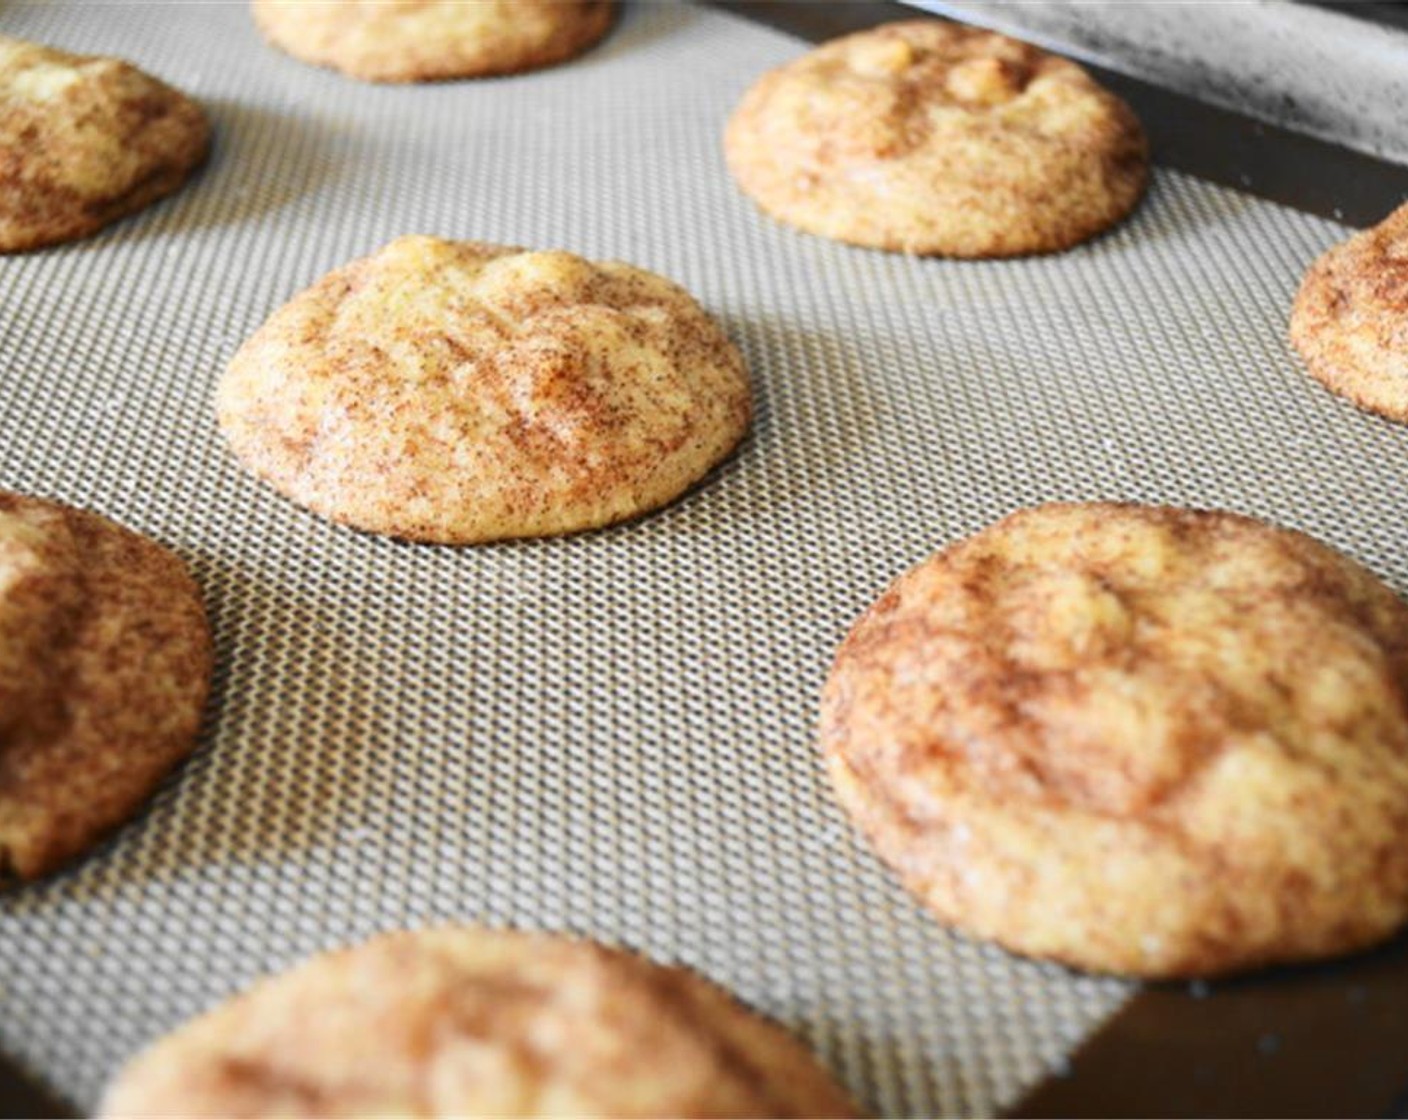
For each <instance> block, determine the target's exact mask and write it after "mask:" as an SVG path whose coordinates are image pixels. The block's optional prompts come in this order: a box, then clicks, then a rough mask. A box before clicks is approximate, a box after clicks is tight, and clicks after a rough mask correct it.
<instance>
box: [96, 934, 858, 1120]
mask: <svg viewBox="0 0 1408 1120" xmlns="http://www.w3.org/2000/svg"><path fill="white" fill-rule="evenodd" d="M854 1109H855V1106H854V1105H853V1104H852V1103H851V1101H850V1100H849V1099H848V1098H847V1096H846V1094H845V1092H844V1091H842V1090H841V1089H840V1088H839V1087H837V1085H836V1084H835V1083H834V1082H833V1081H832V1080H831V1078H830V1077H829V1076H828V1075H827V1073H826V1072H825V1071H824V1070H823V1069H822V1067H821V1066H820V1065H819V1064H818V1063H817V1062H816V1060H815V1059H814V1058H813V1057H812V1056H811V1055H810V1054H809V1053H808V1052H807V1051H806V1050H805V1049H804V1048H803V1047H802V1046H801V1045H800V1044H799V1043H797V1042H795V1041H794V1040H793V1039H792V1038H790V1037H789V1036H788V1035H787V1034H786V1033H785V1032H783V1031H782V1030H781V1028H779V1027H777V1026H775V1025H774V1024H772V1023H771V1022H768V1021H767V1020H765V1019H762V1018H760V1017H759V1016H757V1015H755V1014H753V1013H752V1012H750V1011H748V1010H746V1009H745V1008H744V1007H742V1006H741V1005H739V1004H738V1003H735V1002H734V1001H733V999H731V998H730V997H729V996H728V995H727V994H726V993H725V992H723V991H722V990H721V989H719V988H716V987H715V986H714V985H713V984H711V983H709V982H707V981H705V980H703V979H702V978H700V977H699V976H697V975H695V974H694V973H692V972H688V971H686V970H685V969H681V968H666V967H663V966H661V965H658V964H654V963H652V962H650V961H648V960H646V959H645V958H643V957H639V956H636V955H635V954H633V953H628V952H624V951H621V950H618V949H608V948H606V947H604V946H601V945H596V944H593V943H591V942H586V941H576V940H571V939H568V938H564V937H555V936H550V935H546V934H527V933H512V932H493V931H489V930H485V929H478V928H472V927H462V928H446V929H436V930H424V931H420V932H414V933H393V934H390V935H385V936H382V937H379V938H377V939H375V940H373V941H370V942H368V943H366V944H364V945H361V946H359V947H357V948H353V949H347V950H342V951H340V952H335V953H329V954H326V955H323V956H320V957H317V958H315V959H314V960H312V961H310V962H308V963H305V964H303V965H302V966H300V967H299V968H297V969H295V970H294V971H292V972H290V973H287V974H285V975H283V976H279V977H275V978H273V979H270V980H266V981H264V982H263V983H261V984H259V985H257V986H256V987H255V988H253V989H252V990H251V991H249V992H247V993H246V994H244V995H242V996H240V997H238V998H236V999H234V1000H232V1001H231V1002H229V1003H227V1004H225V1005H224V1006H222V1007H220V1008H217V1009H216V1010H214V1011H212V1012H210V1013H208V1014H207V1015H205V1016H203V1017H202V1018H200V1019H197V1020H195V1021H194V1022H192V1023H190V1024H187V1025H186V1026H184V1027H182V1028H181V1029H179V1030H177V1031H176V1032H175V1033H174V1034H172V1035H170V1036H168V1037H167V1038H165V1039H163V1040H162V1041H159V1042H158V1043H156V1044H155V1045H154V1046H152V1047H151V1048H150V1049H149V1050H147V1051H146V1052H145V1053H144V1054H142V1055H140V1056H139V1057H138V1058H137V1059H136V1060H135V1061H133V1062H132V1064H131V1065H129V1066H128V1067H127V1069H126V1070H125V1071H123V1072H122V1073H121V1074H120V1075H119V1076H118V1078H117V1080H116V1081H115V1082H114V1084H113V1085H112V1086H111V1087H110V1088H109V1090H108V1093H107V1096H106V1099H105V1101H104V1104H103V1109H102V1111H103V1114H104V1115H107V1116H187V1117H196V1116H249V1117H255V1116H285V1117H288V1116H330V1117H335V1116H622V1117H626V1116H715V1117H721V1116H851V1115H855V1112H854Z"/></svg>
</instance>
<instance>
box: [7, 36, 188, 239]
mask: <svg viewBox="0 0 1408 1120" xmlns="http://www.w3.org/2000/svg"><path fill="white" fill-rule="evenodd" d="M209 145H210V126H209V123H208V122H207V121H206V118H205V114H204V113H203V112H202V111H201V109H200V106H198V105H197V104H196V103H195V102H194V101H192V100H191V99H190V98H188V97H186V96H185V95H184V94H182V93H180V92H179V91H178V90H175V89H172V88H171V87H170V86H168V85H166V84H165V83H164V82H160V81H158V80H157V79H156V78H153V77H151V76H150V75H149V74H145V73H143V72H142V71H141V70H138V69H137V68H136V67H135V66H131V65H129V64H128V63H126V62H123V61H121V60H120V59H116V58H97V57H89V56H87V55H77V54H69V53H68V52H66V51H59V50H52V49H50V48H48V47H43V46H40V45H39V44H37V43H27V42H25V41H23V40H21V39H13V38H10V37H8V36H4V35H0V253H5V252H17V251H21V250H26V249H36V248H39V247H41V246H45V245H55V244H58V243H60V242H65V241H73V240H75V239H77V238H80V237H86V236H88V235H89V234H91V233H94V232H96V231H97V230H98V229H101V228H102V227H103V226H105V225H107V224H108V223H110V222H113V221H116V220H117V219H118V218H121V217H124V216H126V215H127V214H131V213H132V212H134V211H136V210H140V209H141V208H142V207H144V206H146V205H147V204H148V203H151V202H154V201H155V200H157V199H159V198H162V197H164V196H165V195H168V194H170V193H171V192H173V191H174V190H176V189H177V188H178V187H180V186H181V184H183V183H184V182H185V181H186V179H187V178H188V177H189V176H190V174H191V171H192V170H193V169H194V168H195V167H196V166H197V165H199V164H200V162H201V161H202V160H203V159H204V158H205V154H206V151H207V149H208V148H209Z"/></svg>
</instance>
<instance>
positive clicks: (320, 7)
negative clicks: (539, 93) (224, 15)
mask: <svg viewBox="0 0 1408 1120" xmlns="http://www.w3.org/2000/svg"><path fill="white" fill-rule="evenodd" d="M253 10H254V21H255V23H256V24H257V25H258V27H259V30H260V31H262V32H263V33H264V37H265V38H266V39H268V40H269V42H271V43H273V44H274V45H275V46H276V47H279V48H280V49H281V50H284V51H287V52H288V53H289V54H291V55H293V56H294V57H295V58H299V59H302V60H303V61H304V62H311V63H313V64H314V65H315V66H328V67H331V68H332V69H334V70H341V71H342V72H343V73H344V74H350V75H351V76H352V77H354V78H361V79H363V80H365V81H369V82H432V81H441V80H445V79H449V78H479V77H487V76H489V75H494V74H514V73H517V72H519V71H521V70H536V69H538V68H539V67H542V66H552V65H554V64H555V63H559V62H565V61H566V60H567V59H569V58H574V57H575V56H577V55H579V54H581V53H582V52H583V51H585V50H586V49H587V48H588V47H590V46H591V45H592V44H593V43H595V42H596V41H597V40H598V39H600V38H601V37H602V36H603V35H605V34H606V32H607V29H608V28H610V26H611V21H612V19H613V17H614V16H615V4H614V3H611V2H610V0H472V2H466V0H253Z"/></svg>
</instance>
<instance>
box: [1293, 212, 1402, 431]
mask: <svg viewBox="0 0 1408 1120" xmlns="http://www.w3.org/2000/svg"><path fill="white" fill-rule="evenodd" d="M1291 341H1292V342H1293V343H1294V344H1295V347H1296V349H1297V350H1299V351H1300V354H1301V357H1302V358H1304V359H1305V364H1306V365H1307V366H1308V367H1309V369H1310V372H1311V373H1312V374H1314V375H1315V377H1317V378H1318V379H1319V380H1320V381H1323V382H1324V383H1325V384H1326V385H1327V386H1328V387H1329V388H1331V389H1333V390H1334V391H1335V392H1336V393H1338V394H1340V396H1342V397H1348V398H1349V399H1350V400H1351V401H1353V402H1354V403H1355V404H1357V405H1358V406H1359V407H1360V408H1364V409H1368V410H1369V411H1370V412H1377V413H1379V414H1380V415H1382V416H1387V417H1389V418H1390V419H1392V420H1408V205H1404V206H1400V207H1399V208H1398V209H1397V210H1395V211H1394V212H1393V213H1392V214H1390V215H1389V216H1388V217H1387V218H1385V219H1384V220H1383V221H1382V222H1380V223H1379V224H1378V225H1376V226H1375V227H1374V228H1373V229H1366V230H1364V231H1363V232H1362V233H1357V234H1355V235H1354V236H1353V237H1351V238H1350V239H1349V240H1348V241H1345V242H1343V243H1341V244H1339V245H1336V246H1334V248H1332V249H1330V250H1328V251H1327V252H1326V253H1325V254H1324V255H1323V256H1321V257H1320V259H1319V260H1317V261H1316V262H1315V263H1314V264H1313V265H1311V266H1310V270H1309V271H1308V272H1307V273H1306V274H1305V280H1304V281H1303V282H1302V283H1301V286H1300V292H1299V293H1298V294H1297V295H1296V302H1295V307H1294V308H1293V310H1292V311H1291Z"/></svg>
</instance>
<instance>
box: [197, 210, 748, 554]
mask: <svg viewBox="0 0 1408 1120" xmlns="http://www.w3.org/2000/svg"><path fill="white" fill-rule="evenodd" d="M217 408H218V413H219V420H220V426H221V428H222V429H223V431H224V433H225V435H226V437H227V438H228V439H229V441H230V444H231V446H232V447H233V448H234V451H235V453H236V455H238V456H239V458H240V459H241V461H242V462H243V463H244V464H245V465H246V466H247V467H249V468H250V470H252V471H253V472H254V473H255V474H256V475H258V476H260V477H261V478H264V479H265V480H267V481H269V482H271V483H272V484H273V485H274V486H275V487H276V488H277V489H278V490H280V491H281V492H282V493H284V494H286V495H287V496H289V497H290V498H292V499H293V500H294V501H296V502H298V503H299V504H301V505H304V506H307V507H308V508H309V509H312V510H314V511H316V512H317V513H320V514H322V515H323V516H325V517H330V518H332V519H333V520H336V521H341V522H345V523H346V524H349V525H353V526H356V527H357V528H361V529H366V530H369V531H372V532H377V533H386V534H390V535H392V536H397V537H404V538H409V539H414V540H425V541H439V542H444V543H469V542H476V541H490V540H498V539H503V538H508V537H528V536H545V535H549V534H557V533H570V532H575V531H577V530H581V529H590V528H596V527H598V526H602V525H608V524H611V523H613V522H616V521H621V520H623V519H625V518H629V517H633V516H635V515H637V514H640V513H643V512H645V511H647V510H652V509H655V508H657V507H659V506H661V505H664V504H665V503H667V502H669V501H671V500H672V499H674V498H675V497H677V496H679V495H680V494H681V493H683V492H684V491H685V490H686V489H688V488H689V487H690V486H691V485H693V484H694V483H695V482H697V481H698V480H699V479H700V478H702V477H703V476H704V475H705V474H706V473H707V472H708V471H709V470H710V468H712V467H713V466H714V465H715V464H716V463H718V462H719V461H720V460H721V459H723V458H724V457H725V456H726V455H727V454H728V453H729V451H730V450H732V448H733V447H734V445H735V444H737V442H738V441H739V439H741V438H742V436H743V434H744V432H745V431H746V430H747V427H748V422H749V417H750V414H751V397H750V393H749V388H748V380H747V375H746V372H745V370H744V365H743V359H742V357H741V355H740V354H739V352H738V350H737V349H736V348H735V347H734V345H733V344H732V343H731V342H729V340H728V339H727V337H725V335H724V333H723V331H722V330H720V329H719V327H718V325H717V324H716V323H715V322H714V321H713V320H712V319H710V318H709V316H708V315H707V314H705V312H704V311H703V309H702V308H700V306H699V305H698V304H697V303H695V301H694V300H693V299H692V298H691V297H690V296H689V295H688V293H686V292H685V291H683V290H682V289H680V288H678V287H676V286H675V285H674V284H672V283H670V282H669V281H667V280H664V279H662V278H660V277H658V276H655V275H653V274H651V273H649V272H645V271H643V270H641V269H638V268H633V267H631V266H630V265H626V264H619V263H603V264H594V263H592V262H590V261H587V260H584V259H582V258H581V257H577V256H573V255H572V254H570V253H562V252H528V251H525V250H520V249H507V248H503V247H500V246H495V245H484V244H480V243H478V242H454V241H442V240H439V239H437V238H431V237H403V238H400V239H399V240H397V241H394V242H392V243H391V244H390V245H388V246H387V247H386V248H384V249H382V250H381V251H380V252H379V253H376V254H375V255H373V256H370V257H366V258H364V259H362V260H359V261H355V262H353V263H352V264H349V265H347V266H345V267H343V268H339V269H337V270H336V271H334V272H332V273H329V274H328V275H327V276H325V277H324V278H323V279H322V280H320V281H318V283H316V284H315V285H313V287H311V288H309V289H308V290H307V291H305V292H303V293H302V294H301V295H299V296H297V297H295V298H294V299H293V300H292V301H291V302H290V303H289V304H287V305H286V306H285V307H283V308H282V309H281V310H279V311H278V312H276V313H275V314H274V316H273V317H272V318H271V319H270V320H269V321H268V322H267V323H266V324H265V325H264V326H263V327H261V328H260V329H259V331H258V332H257V333H256V334H255V335H254V336H253V337H252V338H251V339H250V340H249V341H248V342H247V343H245V345H244V346H243V347H242V348H241V349H240V351H239V353H238V354H236V355H235V357H234V360H233V361H232V362H231V363H230V366H229V369H228V370H227V371H226V373H225V376H224V378H223V380H222V381H221V383H220V386H219V391H218V399H217Z"/></svg>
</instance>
